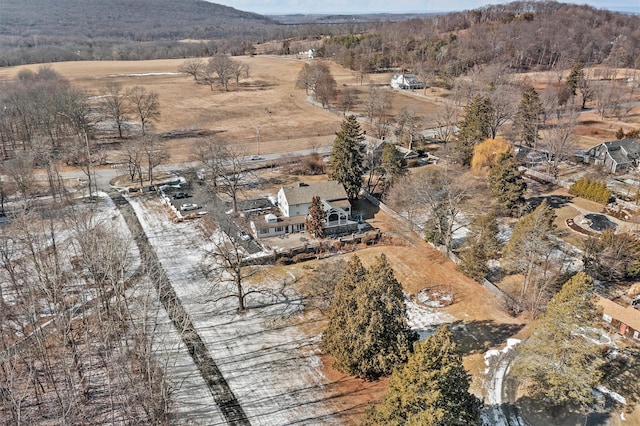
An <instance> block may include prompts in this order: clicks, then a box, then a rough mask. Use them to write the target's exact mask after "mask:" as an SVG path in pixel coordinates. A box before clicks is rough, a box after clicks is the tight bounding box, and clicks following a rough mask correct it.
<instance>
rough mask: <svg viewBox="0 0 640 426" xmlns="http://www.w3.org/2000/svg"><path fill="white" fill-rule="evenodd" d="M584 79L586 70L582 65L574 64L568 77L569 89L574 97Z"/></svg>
mask: <svg viewBox="0 0 640 426" xmlns="http://www.w3.org/2000/svg"><path fill="white" fill-rule="evenodd" d="M582 79H584V68H583V66H582V64H574V65H573V66H572V67H571V71H570V72H569V75H568V76H567V88H568V89H569V92H571V95H572V96H575V95H576V94H577V93H576V90H577V89H578V86H579V84H580V80H582Z"/></svg>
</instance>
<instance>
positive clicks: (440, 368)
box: [362, 326, 482, 426]
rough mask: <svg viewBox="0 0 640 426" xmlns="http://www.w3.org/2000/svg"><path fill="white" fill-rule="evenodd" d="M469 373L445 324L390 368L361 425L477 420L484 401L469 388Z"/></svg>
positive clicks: (473, 421)
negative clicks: (383, 393) (382, 394)
mask: <svg viewBox="0 0 640 426" xmlns="http://www.w3.org/2000/svg"><path fill="white" fill-rule="evenodd" d="M469 384H470V380H469V375H468V374H467V372H466V371H465V369H464V367H463V366H462V355H461V354H460V351H459V350H458V348H457V345H456V344H455V342H453V335H452V334H451V332H450V331H449V330H448V329H447V327H446V326H444V327H441V328H440V329H438V330H437V331H436V333H435V334H434V335H433V336H431V337H428V338H427V339H426V340H425V341H424V342H421V343H416V344H415V347H414V352H413V354H411V355H410V356H409V359H408V361H407V363H406V364H405V365H404V366H402V367H398V368H396V369H395V370H394V372H393V374H392V375H391V378H390V379H389V387H388V390H387V394H386V396H385V397H384V399H383V401H382V403H381V404H380V405H379V406H378V407H376V408H375V409H372V410H369V411H368V412H367V413H366V414H365V416H364V419H363V421H362V424H363V425H367V426H374V425H375V426H377V425H381V426H382V425H384V426H387V425H391V426H394V425H398V426H399V425H434V426H437V425H447V426H449V425H451V426H454V425H460V426H462V425H464V426H467V425H481V424H482V421H481V419H480V409H481V407H482V402H481V401H480V400H479V399H478V398H476V397H475V396H474V395H472V394H470V393H469Z"/></svg>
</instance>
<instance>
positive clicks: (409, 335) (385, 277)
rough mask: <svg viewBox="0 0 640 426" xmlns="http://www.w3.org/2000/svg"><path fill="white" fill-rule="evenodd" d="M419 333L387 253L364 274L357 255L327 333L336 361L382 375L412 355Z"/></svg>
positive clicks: (346, 368)
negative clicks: (412, 327) (410, 319)
mask: <svg viewBox="0 0 640 426" xmlns="http://www.w3.org/2000/svg"><path fill="white" fill-rule="evenodd" d="M352 263H353V265H352ZM416 338H417V336H416V334H415V333H414V332H413V331H411V330H410V328H409V326H408V325H407V314H406V307H405V304H404V294H403V292H402V285H401V284H400V283H399V282H398V280H397V279H396V278H395V276H394V273H393V269H392V268H391V265H390V264H389V262H388V261H387V259H386V257H385V256H384V254H383V255H381V256H380V257H379V258H378V259H377V260H376V263H375V264H374V265H373V266H372V267H371V268H369V269H368V270H366V273H365V274H364V275H363V274H362V266H361V264H360V261H359V260H355V261H353V260H352V261H351V262H350V263H349V265H348V266H347V268H346V270H345V273H344V274H343V278H342V279H341V280H340V283H339V284H338V286H337V287H336V294H335V297H334V303H333V305H332V309H331V314H330V315H329V324H328V326H327V330H326V331H325V334H324V336H323V344H324V348H325V350H326V351H327V352H329V353H331V354H332V355H333V356H334V358H335V367H336V368H337V369H338V370H340V371H342V372H344V373H347V374H351V375H354V376H357V377H361V378H365V379H367V380H373V379H377V378H378V377H380V376H384V375H388V374H390V373H391V371H392V370H393V368H394V367H395V366H396V365H398V364H401V363H403V362H405V361H406V360H407V355H408V352H409V351H410V349H411V345H412V343H413V341H415V340H416Z"/></svg>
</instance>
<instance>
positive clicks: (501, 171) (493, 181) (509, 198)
mask: <svg viewBox="0 0 640 426" xmlns="http://www.w3.org/2000/svg"><path fill="white" fill-rule="evenodd" d="M526 190H527V183H526V182H525V180H524V178H523V176H522V172H521V171H520V170H518V162H517V161H516V159H515V158H514V156H513V154H511V153H504V154H502V155H501V156H500V157H499V158H498V161H496V163H495V164H494V166H493V167H492V168H491V171H490V172H489V191H490V192H491V195H492V196H493V197H494V198H495V199H496V201H497V202H498V206H499V208H500V210H501V212H502V213H506V214H511V215H513V214H516V213H518V212H519V211H520V208H521V207H522V206H523V205H524V201H525V198H524V195H525V192H526Z"/></svg>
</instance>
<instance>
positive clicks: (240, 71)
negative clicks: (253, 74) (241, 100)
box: [233, 61, 249, 89]
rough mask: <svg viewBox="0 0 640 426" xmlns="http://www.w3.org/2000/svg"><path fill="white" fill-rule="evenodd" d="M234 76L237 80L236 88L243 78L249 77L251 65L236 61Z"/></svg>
mask: <svg viewBox="0 0 640 426" xmlns="http://www.w3.org/2000/svg"><path fill="white" fill-rule="evenodd" d="M233 76H234V77H235V80H236V89H237V88H238V86H239V85H240V79H241V78H249V65H248V64H243V63H241V62H237V61H234V67H233Z"/></svg>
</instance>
